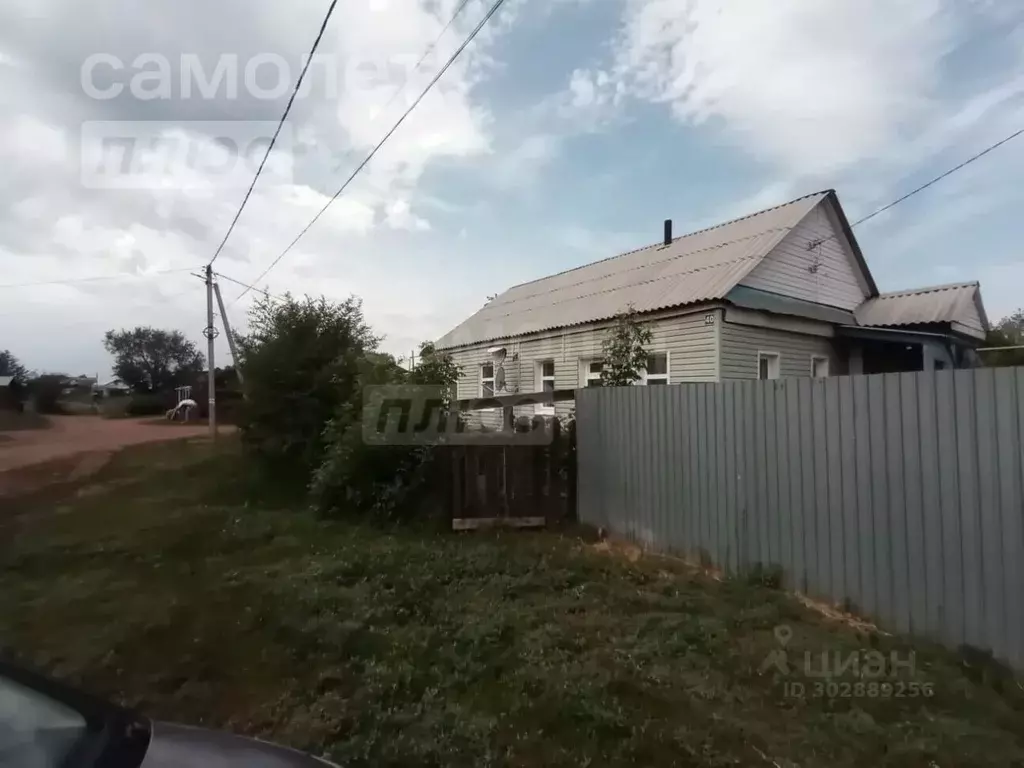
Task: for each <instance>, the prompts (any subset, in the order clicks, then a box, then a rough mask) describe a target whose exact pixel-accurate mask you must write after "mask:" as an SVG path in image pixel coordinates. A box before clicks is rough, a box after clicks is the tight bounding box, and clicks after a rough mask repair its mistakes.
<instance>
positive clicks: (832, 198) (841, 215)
mask: <svg viewBox="0 0 1024 768" xmlns="http://www.w3.org/2000/svg"><path fill="white" fill-rule="evenodd" d="M825 199H826V200H828V201H829V202H830V203H831V204H832V210H833V211H835V213H836V217H837V218H838V219H839V226H840V227H841V228H842V230H843V234H844V235H846V239H847V240H848V241H849V243H850V247H851V248H853V256H854V258H856V259H857V266H859V267H860V270H861V273H862V274H863V275H864V278H865V279H866V280H867V283H868V297H869V298H875V297H876V296H878V286H877V285H876V284H875V278H874V277H873V276H872V274H871V270H870V269H868V263H867V261H866V260H865V259H864V251H862V250H861V248H860V243H858V242H857V237H856V235H854V234H853V227H851V226H850V221H849V219H847V218H846V213H845V212H844V211H843V206H842V205H840V204H839V195H837V194H836V191H835V190H834V189H830V190H829V191H828V193H827V194H826V195H825Z"/></svg>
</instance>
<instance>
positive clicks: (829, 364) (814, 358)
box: [811, 355, 832, 379]
mask: <svg viewBox="0 0 1024 768" xmlns="http://www.w3.org/2000/svg"><path fill="white" fill-rule="evenodd" d="M818 361H821V362H823V363H825V375H824V376H816V375H815V374H814V364H815V363H816V362H818ZM831 375H832V360H831V359H830V358H829V356H828V355H811V378H812V379H827V378H829V377H830V376H831Z"/></svg>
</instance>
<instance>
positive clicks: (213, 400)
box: [203, 264, 217, 440]
mask: <svg viewBox="0 0 1024 768" xmlns="http://www.w3.org/2000/svg"><path fill="white" fill-rule="evenodd" d="M203 335H204V336H206V364H207V366H208V367H209V369H210V371H209V374H210V376H209V379H208V383H207V388H208V389H209V392H208V393H207V395H208V397H209V413H210V437H211V438H212V439H214V440H216V439H217V367H216V365H214V353H213V340H214V339H215V338H217V328H216V327H215V326H214V324H213V266H212V265H210V264H207V265H206V329H205V330H204V331H203Z"/></svg>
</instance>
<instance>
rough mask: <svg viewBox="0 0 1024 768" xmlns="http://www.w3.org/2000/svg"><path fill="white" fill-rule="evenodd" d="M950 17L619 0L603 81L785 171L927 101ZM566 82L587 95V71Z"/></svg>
mask: <svg viewBox="0 0 1024 768" xmlns="http://www.w3.org/2000/svg"><path fill="white" fill-rule="evenodd" d="M954 21H955V20H954V16H953V14H952V13H951V12H949V11H948V9H947V8H946V7H945V6H944V4H943V3H942V2H941V1H940V0H902V1H900V2H893V1H892V0H867V1H866V2H865V1H864V0H835V2H830V3H808V2H804V1H803V0H779V2H772V3H761V2H752V1H746V2H739V3H737V2H725V1H724V0H627V2H626V6H625V12H624V15H623V20H622V29H621V33H620V34H619V36H618V38H617V39H616V42H615V56H614V66H613V77H611V78H609V79H608V81H607V84H606V86H605V90H606V91H607V90H613V89H614V90H617V91H618V92H619V93H620V94H621V93H624V94H626V95H628V96H630V97H633V98H639V99H642V100H648V101H653V102H657V103H664V104H667V105H669V106H670V108H671V109H672V112H673V114H674V115H675V117H676V118H677V119H678V120H680V121H681V122H683V123H686V124H688V125H704V124H707V125H713V126H714V127H716V128H718V127H720V128H721V129H722V131H723V136H724V137H726V138H727V139H728V140H730V141H731V142H733V143H734V144H736V145H738V146H741V147H743V148H744V149H745V150H746V151H748V152H750V153H752V154H754V155H755V156H756V157H757V158H759V159H762V160H763V161H765V162H768V163H771V164H775V165H778V166H780V167H785V168H787V169H788V170H789V171H790V172H791V173H817V174H823V173H829V172H834V171H836V170H839V169H842V168H845V167H848V166H849V165H851V164H853V163H855V162H857V161H858V160H859V159H861V158H863V157H865V156H870V155H872V154H874V153H876V152H879V151H882V150H883V149H884V148H885V147H886V146H887V144H888V142H890V141H891V140H892V139H893V138H895V137H896V136H897V134H898V132H899V130H900V127H901V125H903V124H904V123H906V122H907V121H909V120H913V119H915V118H916V117H918V116H920V115H922V114H924V113H926V112H927V111H928V109H929V108H930V107H931V105H932V102H933V99H934V95H935V90H936V87H937V85H938V84H939V79H938V66H937V64H938V63H939V62H940V61H941V59H942V57H943V56H944V55H945V54H946V53H947V52H948V51H949V50H950V47H951V45H952V43H951V40H952V38H953V35H954V32H955V29H956V28H955V23H954ZM599 76H600V74H598V77H599ZM573 82H574V83H575V85H576V91H575V92H576V93H577V94H578V96H579V98H580V99H581V100H584V101H585V100H587V98H588V97H591V93H590V89H589V87H588V86H587V85H586V84H587V76H586V75H585V74H577V75H574V78H573Z"/></svg>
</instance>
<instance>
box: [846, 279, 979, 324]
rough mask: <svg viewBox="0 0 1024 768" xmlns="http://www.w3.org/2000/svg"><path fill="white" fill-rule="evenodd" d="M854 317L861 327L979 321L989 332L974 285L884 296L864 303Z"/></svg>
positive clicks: (897, 292)
mask: <svg viewBox="0 0 1024 768" xmlns="http://www.w3.org/2000/svg"><path fill="white" fill-rule="evenodd" d="M975 313H977V314H975ZM854 314H855V315H856V317H857V324H858V325H864V326H905V325H917V324H920V323H954V322H956V323H962V324H964V325H972V326H973V325H976V324H977V323H976V321H975V320H974V318H975V317H979V318H980V320H981V322H982V324H983V326H984V328H985V329H987V328H988V321H987V319H986V318H985V312H984V309H983V308H982V306H981V298H980V286H979V285H978V283H976V282H975V283H954V284H952V285H937V286H934V287H932V288H919V289H917V290H912V291H894V292H892V293H883V294H881V295H879V296H877V297H875V298H873V299H868V300H867V301H865V302H864V303H863V304H861V305H860V306H859V307H857V309H856V311H855V312H854Z"/></svg>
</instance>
